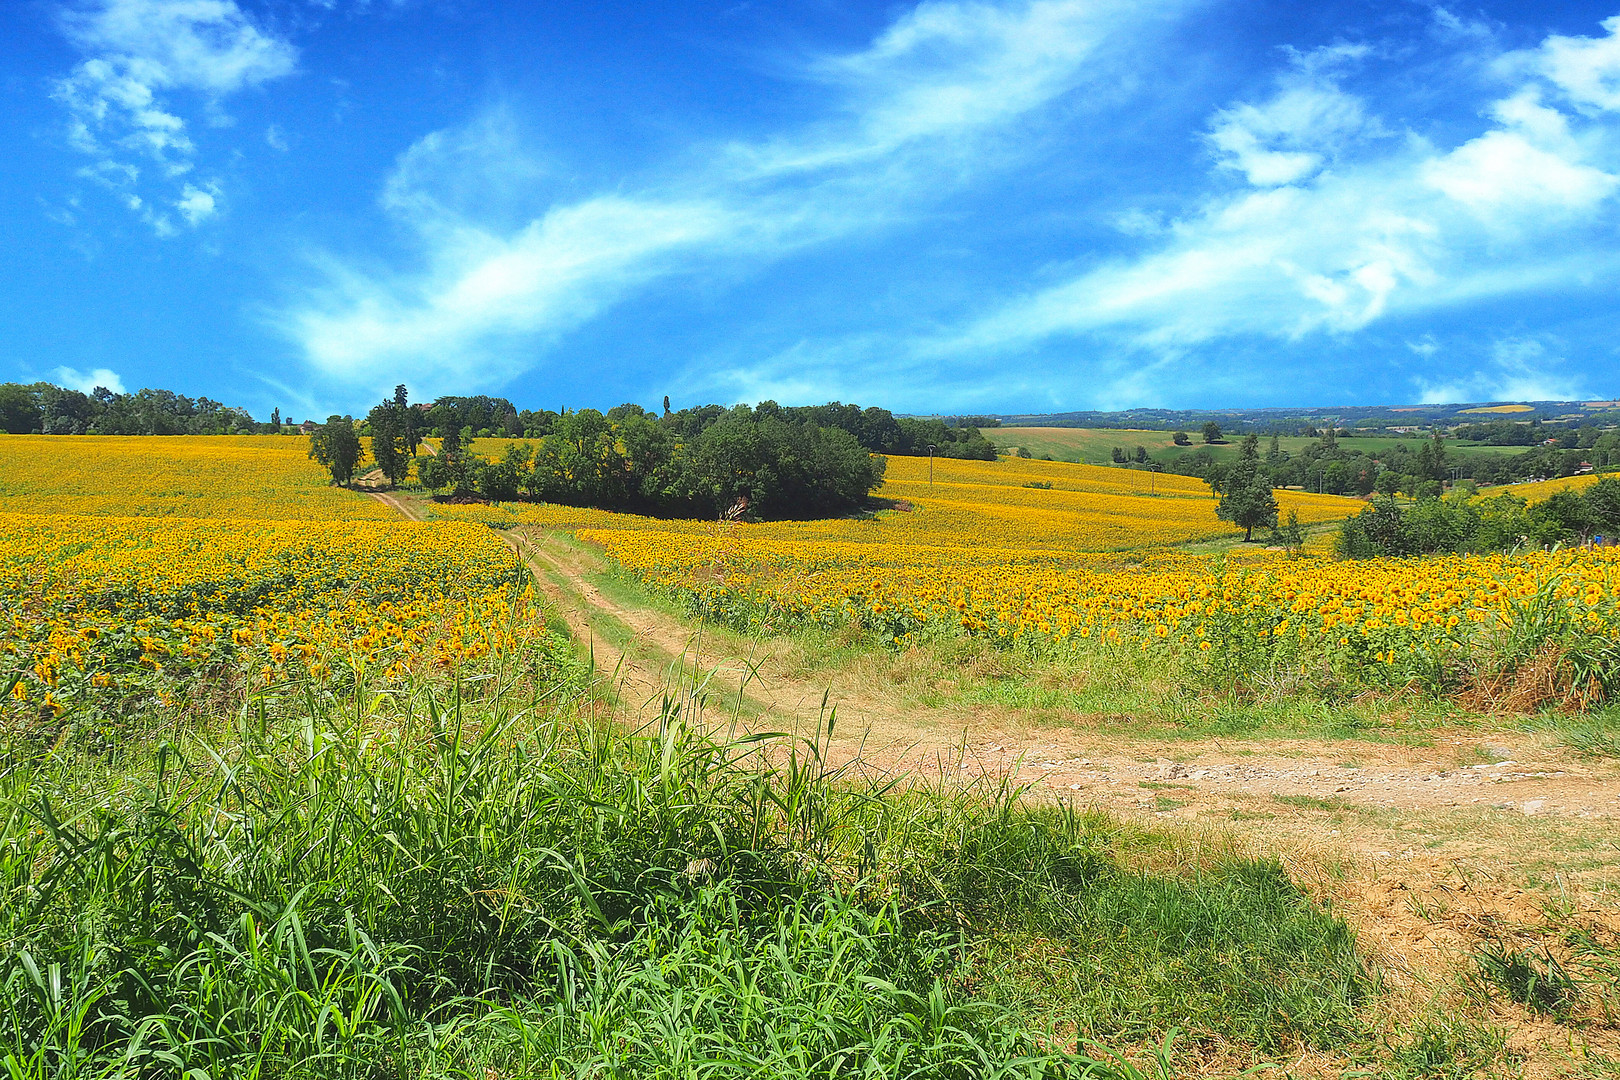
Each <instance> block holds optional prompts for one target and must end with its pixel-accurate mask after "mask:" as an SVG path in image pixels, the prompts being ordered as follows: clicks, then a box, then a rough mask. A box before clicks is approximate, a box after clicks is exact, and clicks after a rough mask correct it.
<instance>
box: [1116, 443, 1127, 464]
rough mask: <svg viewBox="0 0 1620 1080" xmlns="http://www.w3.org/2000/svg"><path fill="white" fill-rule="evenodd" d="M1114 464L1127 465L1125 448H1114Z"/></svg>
mask: <svg viewBox="0 0 1620 1080" xmlns="http://www.w3.org/2000/svg"><path fill="white" fill-rule="evenodd" d="M1114 464H1115V465H1123V464H1125V448H1124V447H1123V446H1116V447H1114Z"/></svg>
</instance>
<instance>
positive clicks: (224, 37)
mask: <svg viewBox="0 0 1620 1080" xmlns="http://www.w3.org/2000/svg"><path fill="white" fill-rule="evenodd" d="M0 58H3V66H0V93H3V94H4V102H3V106H4V107H3V108H0V133H3V136H4V138H5V145H6V146H7V148H8V150H7V155H6V159H7V167H6V168H5V169H4V170H0V280H3V281H4V287H3V288H0V380H9V379H16V380H24V381H32V380H34V379H41V378H43V379H49V380H52V381H57V382H63V383H67V384H70V385H78V384H83V385H85V386H89V385H93V384H94V383H96V382H100V383H104V384H107V385H109V386H112V387H114V388H115V389H116V388H118V387H120V386H121V387H123V388H126V389H135V388H137V387H140V386H163V387H168V388H172V389H176V390H180V391H182V392H188V393H193V394H198V393H201V394H207V395H208V396H210V397H214V398H216V399H220V400H224V401H227V402H230V403H233V404H241V405H245V406H246V407H248V408H249V409H251V410H252V411H254V413H255V414H256V415H261V414H264V415H267V414H268V413H269V411H270V409H271V408H272V407H280V408H281V409H282V411H283V412H284V413H286V414H288V415H295V416H298V417H300V418H302V417H303V416H306V415H309V416H317V417H318V416H322V415H325V413H327V412H329V411H332V410H359V409H362V408H364V407H365V406H367V405H368V404H369V403H371V402H373V401H375V400H377V399H378V398H380V397H381V396H382V395H383V394H384V393H385V392H387V391H388V390H390V389H391V388H392V387H393V386H394V384H395V383H396V382H401V381H403V382H405V383H407V384H408V385H409V386H410V387H411V389H412V391H413V394H414V395H415V396H416V397H417V398H427V397H432V396H435V395H437V394H441V393H472V392H485V393H497V394H504V395H506V396H508V397H510V398H512V399H513V400H514V401H517V402H518V403H519V404H521V405H528V406H536V407H538V406H546V407H551V408H556V407H557V406H559V405H563V404H568V405H574V406H582V405H594V406H599V407H607V406H610V405H613V404H617V403H619V402H621V401H638V402H641V403H642V404H645V405H648V406H652V405H656V404H657V403H658V402H659V401H660V400H661V399H662V397H663V395H665V394H668V395H670V397H671V398H672V399H673V400H674V401H675V402H676V403H677V405H686V404H696V403H702V402H708V401H720V402H733V401H743V400H747V401H756V400H760V399H763V398H767V397H769V398H775V399H777V400H779V401H782V402H784V403H806V402H817V401H825V400H829V399H834V398H836V399H841V400H845V401H851V400H853V401H858V402H861V403H863V404H882V405H885V406H888V407H890V408H893V409H896V410H903V411H972V412H978V411H1047V410H1061V409H1087V408H1123V407H1128V406H1163V407H1202V406H1218V405H1251V406H1258V405H1304V404H1377V403H1391V404H1397V403H1416V402H1424V401H1452V400H1469V401H1474V400H1492V399H1515V398H1575V397H1614V396H1615V395H1616V394H1620V363H1617V355H1620V352H1617V351H1620V311H1617V305H1616V287H1617V285H1620V243H1617V242H1616V241H1617V226H1620V0H1611V2H1610V5H1609V6H1594V5H1591V4H1578V3H1572V4H1550V5H1549V4H1535V5H1532V4H1508V3H1491V4H1484V5H1477V4H1476V5H1472V6H1468V7H1462V6H1454V7H1445V6H1437V5H1431V4H1419V3H1399V2H1378V3H1374V2H1366V3H1332V2H1329V3H1323V4H1311V5H1306V4H1299V3H1275V2H1271V3H1267V2H1260V0H1239V2H1220V0H1005V2H993V0H984V2H969V0H958V2H930V3H923V4H907V3H895V4H863V3H854V2H844V0H780V2H776V3H757V2H747V0H742V2H737V0H728V2H717V3H709V2H706V0H680V2H674V0H670V2H664V0H641V2H636V3H598V4H590V5H586V4H544V3H517V2H513V3H476V2H472V0H392V2H391V0H370V2H365V0H324V2H323V0H69V2H52V0H9V2H7V3H4V4H0Z"/></svg>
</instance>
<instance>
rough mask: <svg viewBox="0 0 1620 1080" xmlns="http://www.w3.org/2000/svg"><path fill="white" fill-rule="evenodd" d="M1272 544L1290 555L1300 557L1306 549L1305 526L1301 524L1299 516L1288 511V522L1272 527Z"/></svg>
mask: <svg viewBox="0 0 1620 1080" xmlns="http://www.w3.org/2000/svg"><path fill="white" fill-rule="evenodd" d="M1271 542H1272V543H1273V544H1276V545H1278V546H1279V547H1281V548H1282V549H1283V550H1284V551H1286V552H1288V554H1290V555H1298V554H1299V553H1300V552H1301V551H1303V550H1304V548H1305V526H1303V525H1301V524H1300V523H1299V514H1297V513H1296V512H1294V511H1293V510H1290V511H1288V521H1287V522H1286V523H1285V524H1282V525H1273V526H1272V527H1271Z"/></svg>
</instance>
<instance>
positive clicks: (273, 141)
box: [264, 124, 288, 154]
mask: <svg viewBox="0 0 1620 1080" xmlns="http://www.w3.org/2000/svg"><path fill="white" fill-rule="evenodd" d="M264 144H265V145H266V146H268V147H269V148H270V149H272V150H279V151H280V152H281V153H283V154H285V153H286V152H287V150H288V143H287V133H286V132H284V131H282V130H281V125H280V124H271V125H270V126H269V127H267V128H265V129H264Z"/></svg>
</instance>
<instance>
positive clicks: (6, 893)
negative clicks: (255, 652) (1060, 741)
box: [0, 687, 1373, 1078]
mask: <svg viewBox="0 0 1620 1080" xmlns="http://www.w3.org/2000/svg"><path fill="white" fill-rule="evenodd" d="M497 689H498V688H497ZM565 696H566V694H561V693H554V694H552V695H549V696H547V697H545V698H543V699H542V698H540V697H535V696H528V695H516V694H505V693H500V692H496V690H492V689H491V688H487V687H486V688H484V689H483V690H482V691H481V692H479V693H477V694H472V693H468V694H464V695H456V696H453V697H450V698H448V699H446V698H444V697H443V696H441V695H435V694H434V693H431V692H428V691H427V690H424V691H423V692H422V693H420V694H416V695H406V696H401V697H395V698H390V699H383V700H378V701H372V702H365V703H362V702H358V701H357V702H345V703H340V704H336V705H328V706H322V705H321V703H320V702H318V701H316V700H312V699H305V700H303V701H299V700H297V699H292V700H287V701H283V702H282V703H281V704H280V707H279V708H270V707H268V706H267V707H266V708H264V709H262V710H258V711H255V710H254V709H250V710H248V711H246V712H245V713H244V714H243V715H242V716H240V717H238V718H237V722H235V723H228V724H221V725H219V727H218V728H217V729H215V730H213V731H211V732H209V733H207V734H206V735H204V734H201V733H199V734H196V735H194V736H190V737H185V738H182V739H180V740H178V741H175V742H164V743H160V744H158V745H137V744H133V743H132V744H130V745H128V746H126V747H124V748H123V749H122V751H121V752H120V753H119V754H118V755H115V756H111V757H92V756H85V755H76V754H73V753H69V752H66V751H57V752H44V753H40V752H37V751H28V750H27V749H26V748H23V747H8V748H7V757H6V759H5V767H4V772H3V775H0V889H3V893H0V901H3V902H0V942H4V948H5V952H4V956H3V959H0V979H3V980H4V985H5V987H6V995H5V1001H4V1005H3V1006H0V1047H3V1052H0V1060H3V1061H4V1063H5V1067H6V1069H7V1070H8V1074H9V1075H10V1076H12V1077H19V1078H20V1077H46V1076H53V1077H62V1076H74V1077H80V1076H98V1077H113V1076H117V1077H136V1076H143V1077H144V1076H152V1075H181V1074H187V1075H191V1076H201V1075H207V1076H249V1077H252V1076H312V1077H313V1076H319V1077H326V1076H333V1077H337V1076H343V1077H384V1076H388V1077H394V1076H412V1077H416V1076H451V1075H455V1076H466V1075H485V1074H484V1073H483V1072H482V1070H485V1069H488V1070H493V1071H494V1073H495V1074H496V1075H501V1076H510V1075H536V1074H541V1073H544V1074H545V1075H563V1074H566V1075H595V1076H623V1077H630V1076H634V1077H649V1076H652V1077H657V1076H668V1077H677V1076H680V1077H684V1076H698V1075H703V1076H741V1075H748V1076H766V1077H771V1076H780V1077H790V1076H791V1077H803V1076H835V1075H837V1076H842V1075H849V1074H851V1073H858V1074H859V1075H863V1076H873V1077H881V1076H912V1077H923V1076H927V1077H969V1076H974V1077H977V1076H1020V1077H1036V1076H1078V1075H1081V1074H1082V1073H1084V1072H1085V1070H1086V1069H1088V1068H1089V1069H1091V1070H1092V1071H1091V1073H1090V1074H1089V1075H1092V1076H1098V1077H1105V1076H1109V1075H1115V1074H1116V1071H1117V1070H1119V1069H1121V1068H1123V1067H1122V1066H1118V1065H1117V1063H1116V1064H1115V1065H1113V1066H1109V1065H1104V1064H1100V1063H1099V1062H1098V1061H1097V1060H1096V1059H1097V1057H1098V1055H1099V1054H1101V1051H1100V1050H1099V1049H1097V1048H1096V1047H1094V1046H1093V1045H1092V1044H1091V1043H1090V1042H1089V1041H1088V1040H1092V1039H1101V1040H1107V1041H1108V1042H1110V1043H1112V1044H1113V1045H1116V1046H1122V1047H1125V1046H1134V1045H1138V1044H1146V1043H1149V1042H1156V1041H1159V1040H1162V1039H1163V1038H1164V1036H1165V1034H1166V1032H1167V1031H1169V1030H1170V1029H1171V1028H1177V1027H1178V1028H1181V1029H1184V1030H1187V1031H1188V1032H1190V1033H1191V1034H1192V1035H1193V1037H1194V1038H1195V1039H1196V1040H1197V1041H1198V1045H1200V1046H1208V1045H1214V1044H1216V1043H1219V1044H1220V1045H1222V1046H1227V1047H1236V1048H1238V1052H1239V1053H1240V1054H1241V1056H1244V1057H1247V1058H1250V1059H1253V1058H1258V1057H1264V1056H1267V1055H1270V1054H1273V1053H1277V1052H1280V1051H1283V1050H1285V1049H1288V1048H1292V1047H1296V1046H1315V1047H1319V1048H1323V1049H1324V1050H1325V1049H1330V1048H1338V1047H1341V1046H1342V1045H1343V1044H1344V1043H1345V1042H1346V1040H1358V1039H1360V1040H1365V1038H1366V1037H1367V1033H1366V1031H1365V1024H1364V1022H1363V1020H1362V1019H1361V1018H1360V1017H1361V1012H1360V1010H1361V1008H1362V1006H1363V1005H1364V1003H1365V1002H1366V1001H1367V1000H1368V998H1369V996H1370V994H1371V993H1372V991H1373V980H1372V979H1371V977H1370V976H1369V975H1368V974H1367V972H1366V970H1365V968H1364V966H1363V964H1362V962H1361V960H1360V959H1359V958H1358V956H1357V954H1356V950H1355V946H1354V942H1353V940H1352V937H1351V935H1350V933H1349V931H1348V930H1347V929H1346V928H1345V926H1344V925H1343V924H1342V923H1341V922H1340V921H1339V920H1337V919H1336V918H1334V917H1333V916H1331V915H1329V914H1328V913H1326V912H1325V911H1323V910H1322V909H1321V908H1320V907H1318V906H1317V905H1315V904H1314V903H1312V902H1311V901H1310V900H1309V899H1307V898H1306V897H1305V896H1304V895H1303V894H1301V893H1300V892H1299V891H1298V890H1297V889H1296V888H1294V886H1293V885H1292V883H1291V882H1290V881H1289V880H1288V879H1287V877H1286V875H1284V874H1283V873H1282V871H1281V870H1280V869H1279V868H1278V867H1277V866H1276V865H1274V864H1271V863H1267V862H1264V861H1259V862H1257V861H1254V860H1250V859H1244V858H1239V857H1237V856H1234V855H1231V854H1229V853H1224V852H1220V851H1216V852H1214V853H1209V852H1208V851H1207V850H1206V852H1205V853H1204V854H1202V855H1200V856H1198V857H1197V858H1192V857H1190V856H1189V855H1188V854H1187V852H1186V851H1184V850H1182V848H1181V847H1179V846H1178V843H1177V841H1176V840H1175V838H1174V837H1172V836H1169V835H1163V834H1154V833H1148V832H1143V831H1139V830H1135V829H1131V828H1126V827H1124V826H1122V825H1121V824H1120V823H1118V822H1117V821H1115V820H1113V819H1111V818H1108V817H1106V816H1103V815H1101V814H1094V813H1084V812H1080V811H1077V810H1075V809H1073V808H1070V807H1062V806H1052V805H1038V804H1033V803H1028V802H1025V801H1023V800H1022V799H1021V798H1020V797H1019V793H1018V792H1017V791H1015V790H1013V789H1012V788H1010V787H1007V786H1005V785H1000V786H997V785H990V786H986V787H980V788H970V789H962V788H956V787H945V786H939V787H934V786H928V785H922V784H919V785H917V786H914V787H910V788H907V789H904V790H902V789H899V788H895V787H893V786H887V787H874V786H872V784H871V783H868V782H866V781H862V780H859V779H856V778H855V777H853V776H841V775H837V774H833V773H830V772H828V771H827V770H826V769H825V768H824V767H823V766H822V764H821V759H820V757H819V755H818V753H817V747H816V745H815V744H814V743H813V742H797V743H785V742H784V743H769V742H756V741H750V742H742V743H726V742H720V741H714V740H711V739H708V738H706V737H704V736H701V735H698V734H694V733H693V732H692V731H690V730H689V729H687V728H685V727H684V726H682V725H680V724H678V723H675V722H673V721H671V722H669V723H666V724H665V725H663V730H661V731H648V732H644V733H641V734H627V733H625V732H622V731H618V730H614V729H611V728H603V727H600V726H596V725H593V724H591V723H588V722H587V721H586V720H585V719H584V718H582V717H580V716H578V715H576V714H574V713H573V712H572V711H571V710H569V709H568V708H566V707H562V706H558V705H557V704H555V702H556V701H557V700H559V699H560V698H561V697H565ZM260 704H264V703H262V702H261V703H260ZM1104 1056H1106V1055H1104ZM1117 1074H1118V1075H1129V1074H1128V1073H1126V1072H1117Z"/></svg>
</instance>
